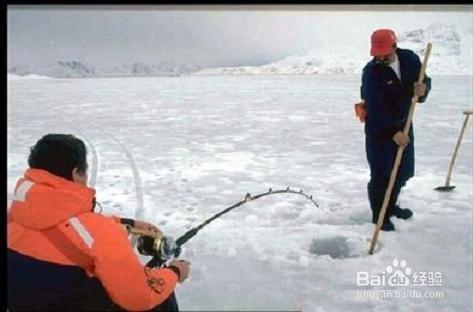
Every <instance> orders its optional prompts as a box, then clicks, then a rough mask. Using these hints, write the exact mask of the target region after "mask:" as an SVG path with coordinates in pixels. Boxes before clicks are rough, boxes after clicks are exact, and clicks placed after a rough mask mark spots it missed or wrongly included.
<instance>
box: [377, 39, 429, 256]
mask: <svg viewBox="0 0 473 312" xmlns="http://www.w3.org/2000/svg"><path fill="white" fill-rule="evenodd" d="M431 50H432V43H430V42H429V43H427V48H426V50H425V56H424V62H423V63H422V67H421V69H420V74H419V79H418V80H417V82H418V83H422V82H423V81H424V76H425V68H426V67H427V61H428V60H429V56H430V51H431ZM418 100H419V96H417V95H416V96H414V97H413V98H412V103H411V107H410V108H409V115H408V116H407V121H406V124H405V125H404V130H403V133H404V134H405V135H406V136H407V135H409V129H410V128H411V122H412V117H413V116H414V109H415V106H416V104H417V101H418ZM403 152H404V147H402V146H399V147H398V149H397V154H396V160H395V161H394V167H393V170H392V171H391V177H390V178H389V184H388V188H387V189H386V193H385V194H384V201H383V205H382V206H381V211H380V213H379V216H378V222H377V224H376V229H375V231H374V233H373V239H372V240H371V246H370V251H369V253H370V255H372V254H373V252H374V248H375V247H376V242H377V240H378V236H379V231H380V229H381V226H382V224H383V220H384V215H385V214H386V210H387V208H388V204H389V199H390V198H391V193H392V190H393V186H394V182H395V181H396V175H397V171H398V169H399V165H400V164H401V159H402V153H403Z"/></svg>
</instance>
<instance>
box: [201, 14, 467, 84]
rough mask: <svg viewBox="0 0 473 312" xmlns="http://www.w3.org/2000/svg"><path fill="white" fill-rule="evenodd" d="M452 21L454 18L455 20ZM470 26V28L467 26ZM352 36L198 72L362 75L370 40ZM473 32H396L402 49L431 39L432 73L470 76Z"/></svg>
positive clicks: (439, 27) (443, 28)
mask: <svg viewBox="0 0 473 312" xmlns="http://www.w3.org/2000/svg"><path fill="white" fill-rule="evenodd" d="M452 22H453V21H452ZM468 26H469V28H468ZM362 39H365V38H352V41H351V42H350V44H349V45H347V44H346V42H344V41H343V42H341V43H339V44H338V45H329V46H324V47H319V48H318V49H317V50H313V51H309V52H308V53H306V54H301V55H289V56H287V57H285V58H283V59H282V60H278V61H275V62H272V63H269V64H266V65H262V66H242V67H224V68H209V69H204V70H201V71H198V72H196V73H194V74H196V75H275V74H277V75H301V74H302V75H314V74H353V73H357V74H360V73H361V70H362V68H363V66H364V65H365V64H366V63H367V62H368V61H369V59H370V56H369V40H368V41H366V40H362ZM472 41H473V32H472V30H471V21H470V23H469V24H468V25H461V24H458V25H457V24H455V23H453V24H443V23H439V22H434V23H432V24H431V25H429V26H428V27H425V28H419V29H412V30H408V31H401V32H399V33H398V34H397V44H398V46H399V47H400V48H404V49H411V50H413V51H414V52H416V53H417V54H418V55H422V52H423V51H424V49H425V47H426V45H427V43H428V42H431V43H432V46H433V49H432V55H431V58H430V61H429V73H431V74H436V75H471V74H472V73H473V66H472V64H473V61H472V60H473V58H472V55H473V54H472V53H473V50H472Z"/></svg>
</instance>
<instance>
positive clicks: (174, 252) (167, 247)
mask: <svg viewBox="0 0 473 312" xmlns="http://www.w3.org/2000/svg"><path fill="white" fill-rule="evenodd" d="M136 247H137V250H138V252H139V253H140V254H141V255H144V256H151V257H153V260H155V262H158V263H160V264H161V263H164V262H166V261H168V260H169V259H172V258H176V257H178V256H179V254H180V253H181V248H180V247H179V246H178V245H177V244H176V242H175V240H174V239H173V238H172V237H170V236H158V237H153V236H149V235H140V236H139V237H138V241H137V245H136Z"/></svg>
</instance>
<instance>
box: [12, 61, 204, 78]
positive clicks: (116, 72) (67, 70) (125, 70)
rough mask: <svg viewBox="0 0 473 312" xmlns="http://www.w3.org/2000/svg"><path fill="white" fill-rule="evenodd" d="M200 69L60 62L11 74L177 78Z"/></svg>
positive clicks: (163, 64) (16, 69) (166, 64)
mask: <svg viewBox="0 0 473 312" xmlns="http://www.w3.org/2000/svg"><path fill="white" fill-rule="evenodd" d="M199 69H200V67H198V66H196V65H188V64H175V63H170V62H161V63H158V64H147V63H144V62H134V63H131V64H118V65H112V66H110V65H109V66H94V65H91V64H86V63H84V62H79V61H58V62H55V63H52V64H48V65H46V66H36V67H30V66H13V67H11V68H9V69H8V72H9V73H10V74H14V75H17V76H26V75H40V76H48V77H53V78H88V77H127V76H175V75H180V74H187V73H190V72H193V71H196V70H199Z"/></svg>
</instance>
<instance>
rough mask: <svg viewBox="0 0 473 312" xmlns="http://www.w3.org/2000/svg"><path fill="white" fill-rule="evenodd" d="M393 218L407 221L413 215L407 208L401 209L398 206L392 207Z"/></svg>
mask: <svg viewBox="0 0 473 312" xmlns="http://www.w3.org/2000/svg"><path fill="white" fill-rule="evenodd" d="M392 214H393V216H396V217H397V218H399V219H403V220H407V219H409V218H411V217H412V216H413V215H414V213H413V212H412V210H410V209H409V208H401V207H399V206H398V205H396V206H394V207H393V209H392Z"/></svg>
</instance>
